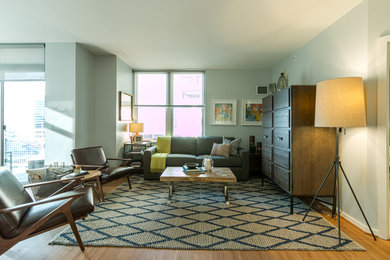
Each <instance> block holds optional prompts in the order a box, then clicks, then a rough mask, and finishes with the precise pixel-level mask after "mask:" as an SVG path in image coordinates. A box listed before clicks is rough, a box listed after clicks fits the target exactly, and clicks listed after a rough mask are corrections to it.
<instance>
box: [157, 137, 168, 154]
mask: <svg viewBox="0 0 390 260" xmlns="http://www.w3.org/2000/svg"><path fill="white" fill-rule="evenodd" d="M157 152H158V153H171V137H170V136H164V137H158V138H157Z"/></svg>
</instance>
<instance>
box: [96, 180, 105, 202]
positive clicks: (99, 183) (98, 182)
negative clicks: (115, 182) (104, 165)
mask: <svg viewBox="0 0 390 260" xmlns="http://www.w3.org/2000/svg"><path fill="white" fill-rule="evenodd" d="M96 180H97V184H98V189H99V190H100V196H101V197H102V201H103V202H104V193H103V187H102V183H101V181H100V176H98V177H97V178H96Z"/></svg>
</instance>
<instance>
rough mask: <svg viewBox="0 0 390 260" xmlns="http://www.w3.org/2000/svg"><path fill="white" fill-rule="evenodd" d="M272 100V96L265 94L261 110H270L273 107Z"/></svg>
mask: <svg viewBox="0 0 390 260" xmlns="http://www.w3.org/2000/svg"><path fill="white" fill-rule="evenodd" d="M272 100H273V96H267V97H265V98H263V112H267V111H271V110H272V108H273V104H272Z"/></svg>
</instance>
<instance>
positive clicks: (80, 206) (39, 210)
mask: <svg viewBox="0 0 390 260" xmlns="http://www.w3.org/2000/svg"><path fill="white" fill-rule="evenodd" d="M76 191H84V192H85V195H83V196H81V197H80V198H78V199H77V200H75V201H74V202H73V204H72V205H71V212H72V215H73V218H74V219H78V218H80V217H82V216H85V215H87V214H88V213H91V212H93V210H94V204H93V194H92V187H86V188H84V189H83V190H76ZM73 192H74V191H68V192H64V193H61V194H58V195H55V196H52V197H50V198H55V197H58V196H63V195H66V194H71V193H73ZM48 199H49V198H48ZM63 202H64V201H54V202H50V203H47V204H41V205H38V206H34V207H31V208H29V209H28V211H27V212H26V214H25V215H24V217H23V219H22V221H21V223H20V225H19V227H18V228H17V229H14V230H13V231H12V232H10V233H8V234H5V236H4V237H5V238H13V237H16V236H17V235H19V234H21V233H22V232H23V231H25V230H26V229H27V228H29V227H30V226H31V225H33V224H34V223H36V222H37V221H38V220H39V219H40V218H42V217H43V216H45V215H46V214H48V213H50V212H51V211H52V210H54V209H55V208H57V207H58V206H59V205H61V204H62V203H63ZM67 223H68V221H67V219H66V217H65V215H64V214H62V213H59V214H57V215H55V216H54V217H52V218H51V219H49V220H48V221H47V222H46V223H45V224H43V225H42V226H40V227H39V228H38V229H37V230H36V231H35V232H34V233H38V232H40V231H43V230H46V229H49V228H51V227H54V226H57V225H60V224H67Z"/></svg>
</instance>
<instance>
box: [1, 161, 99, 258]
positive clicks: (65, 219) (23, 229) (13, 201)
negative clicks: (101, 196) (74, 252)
mask: <svg viewBox="0 0 390 260" xmlns="http://www.w3.org/2000/svg"><path fill="white" fill-rule="evenodd" d="M75 180H77V178H76V179H72V180H70V184H72V183H75ZM60 181H61V180H56V181H50V182H42V183H34V184H30V185H25V186H22V185H21V184H20V183H19V181H18V180H17V179H16V177H15V176H14V175H13V174H12V173H11V172H10V171H9V170H8V169H6V168H0V255H2V254H3V253H4V252H6V251H7V250H8V249H10V248H11V247H13V246H14V245H15V244H17V243H18V242H20V241H22V240H24V239H27V238H30V237H33V236H35V235H38V234H41V233H43V232H46V231H49V230H51V229H53V228H57V227H59V226H62V225H65V224H69V225H70V226H71V228H72V230H73V233H74V235H75V237H76V240H77V242H78V244H79V246H80V249H81V250H82V251H84V245H83V242H82V240H81V238H80V234H79V232H78V230H77V226H76V224H75V219H79V218H84V217H86V216H87V214H89V213H91V212H92V211H93V210H94V204H93V195H92V190H91V188H88V189H85V190H83V191H80V190H71V191H66V192H63V193H60V194H58V193H57V192H56V194H54V195H51V196H50V197H48V198H46V199H43V200H39V201H33V199H32V198H31V197H30V195H29V194H28V193H27V191H26V188H31V187H36V186H39V185H48V184H50V183H55V182H60ZM70 184H69V186H68V185H67V186H68V187H70V186H71V185H70ZM61 190H64V189H61Z"/></svg>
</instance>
